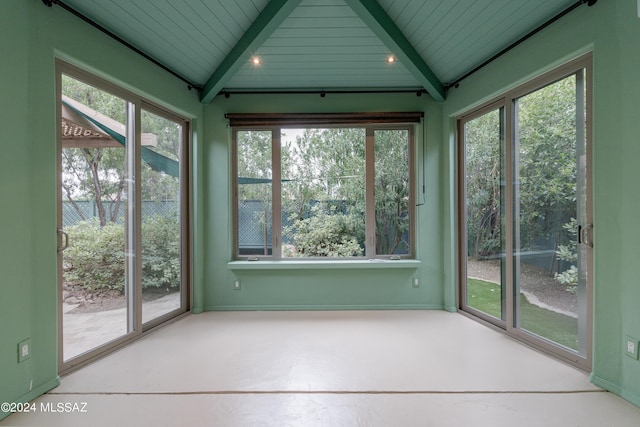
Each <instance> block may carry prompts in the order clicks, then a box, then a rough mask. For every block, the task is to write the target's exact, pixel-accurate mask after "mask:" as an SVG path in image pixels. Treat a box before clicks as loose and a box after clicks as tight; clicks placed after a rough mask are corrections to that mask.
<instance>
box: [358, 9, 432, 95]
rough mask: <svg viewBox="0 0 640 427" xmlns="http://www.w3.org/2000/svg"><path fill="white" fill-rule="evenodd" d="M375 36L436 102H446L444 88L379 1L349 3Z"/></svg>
mask: <svg viewBox="0 0 640 427" xmlns="http://www.w3.org/2000/svg"><path fill="white" fill-rule="evenodd" d="M345 3H347V4H348V5H349V7H351V9H353V11H354V12H355V13H356V14H357V15H358V16H359V17H360V19H362V20H363V21H364V23H365V24H367V26H368V27H369V28H370V29H371V31H373V33H374V34H375V35H376V36H377V37H378V38H379V39H380V41H382V43H384V44H385V46H387V47H388V48H389V49H391V51H392V53H393V54H394V55H395V56H396V57H397V58H398V59H399V60H400V61H401V62H402V65H404V66H405V67H406V68H407V70H409V72H410V73H411V74H412V75H413V76H414V77H415V78H416V80H418V82H419V83H420V84H421V85H422V86H423V87H424V88H425V89H426V90H427V92H429V95H431V97H432V98H433V99H435V100H436V101H444V99H445V89H444V85H443V84H442V82H440V80H438V78H437V77H436V75H435V74H434V73H433V71H431V68H429V66H428V65H427V63H426V62H424V59H422V56H420V54H419V53H418V52H417V51H416V49H415V48H414V47H413V45H412V44H411V42H409V40H408V39H407V38H406V37H405V36H404V34H402V31H400V29H399V28H398V26H397V25H396V24H395V22H393V20H392V19H391V18H390V17H389V15H387V13H386V12H385V11H384V9H383V8H382V6H380V4H378V2H377V1H376V0H345Z"/></svg>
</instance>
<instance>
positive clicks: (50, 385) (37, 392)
mask: <svg viewBox="0 0 640 427" xmlns="http://www.w3.org/2000/svg"><path fill="white" fill-rule="evenodd" d="M59 385H60V377H59V376H56V377H55V378H53V379H52V380H49V381H47V382H46V383H44V384H42V385H41V386H39V387H36V388H34V389H33V390H31V391H30V392H29V393H27V394H24V395H22V396H20V397H18V398H16V399H14V400H13V402H15V403H27V402H31V401H32V400H34V399H35V398H37V397H39V396H42V395H43V394H45V393H46V392H48V391H49V390H53V389H54V388H56V387H58V386H59ZM9 415H11V413H10V412H3V411H0V420H3V419H4V418H6V417H8V416H9Z"/></svg>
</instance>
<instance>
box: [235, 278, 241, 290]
mask: <svg viewBox="0 0 640 427" xmlns="http://www.w3.org/2000/svg"><path fill="white" fill-rule="evenodd" d="M233 289H235V290H236V291H239V290H240V280H236V281H235V282H233Z"/></svg>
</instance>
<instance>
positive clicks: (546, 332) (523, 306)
mask: <svg viewBox="0 0 640 427" xmlns="http://www.w3.org/2000/svg"><path fill="white" fill-rule="evenodd" d="M467 295H468V305H469V306H470V307H473V308H475V309H476V310H480V311H482V312H484V313H487V314H489V315H491V316H493V317H496V318H500V311H501V309H500V300H501V298H500V285H497V284H495V283H492V282H486V281H484V280H478V279H471V278H469V279H467ZM520 327H521V328H522V329H525V330H527V331H529V332H533V333H534V334H536V335H540V336H541V337H544V338H546V339H548V340H551V341H554V342H556V343H558V344H561V345H563V346H565V347H569V348H571V349H573V350H577V349H578V319H575V318H573V317H569V316H565V315H564V314H560V313H556V312H554V311H549V310H546V309H544V308H540V307H538V306H536V305H533V304H531V303H529V301H527V299H526V298H525V297H524V295H522V294H521V295H520Z"/></svg>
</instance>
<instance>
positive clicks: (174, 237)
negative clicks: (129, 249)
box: [142, 215, 180, 290]
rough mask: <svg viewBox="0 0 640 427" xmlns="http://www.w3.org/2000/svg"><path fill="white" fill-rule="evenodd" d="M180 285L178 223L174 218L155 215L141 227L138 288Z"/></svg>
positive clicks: (174, 287)
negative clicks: (140, 260)
mask: <svg viewBox="0 0 640 427" xmlns="http://www.w3.org/2000/svg"><path fill="white" fill-rule="evenodd" d="M179 286H180V224H179V222H178V217H177V215H174V216H171V217H167V216H162V215H156V216H153V217H151V218H149V219H147V220H146V221H145V222H144V223H143V224H142V288H143V289H146V288H167V289H174V290H175V289H177V288H178V287H179Z"/></svg>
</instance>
